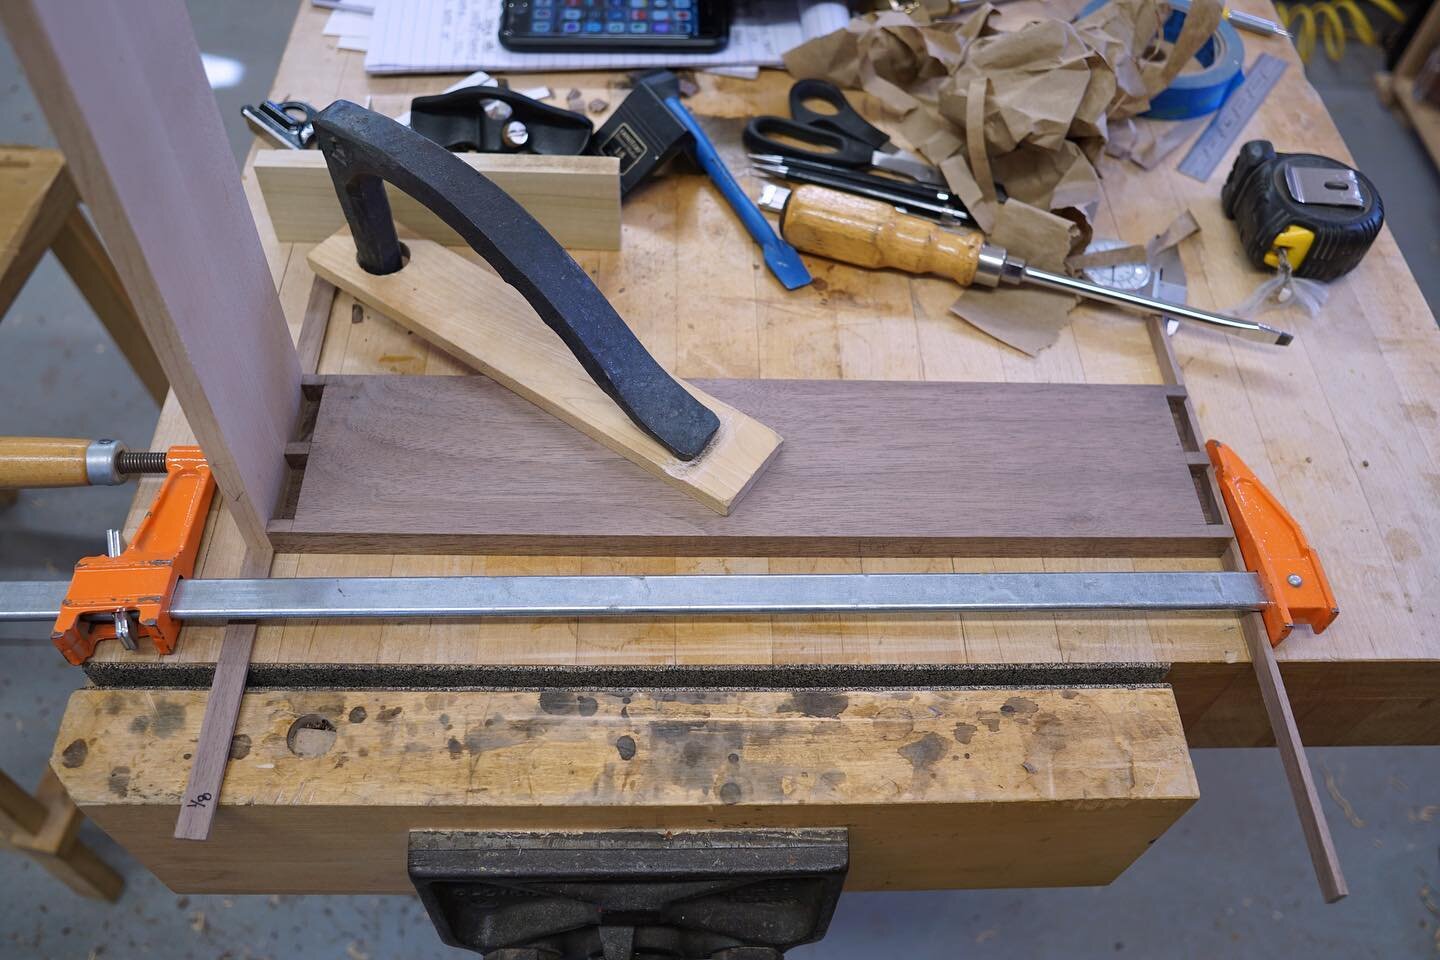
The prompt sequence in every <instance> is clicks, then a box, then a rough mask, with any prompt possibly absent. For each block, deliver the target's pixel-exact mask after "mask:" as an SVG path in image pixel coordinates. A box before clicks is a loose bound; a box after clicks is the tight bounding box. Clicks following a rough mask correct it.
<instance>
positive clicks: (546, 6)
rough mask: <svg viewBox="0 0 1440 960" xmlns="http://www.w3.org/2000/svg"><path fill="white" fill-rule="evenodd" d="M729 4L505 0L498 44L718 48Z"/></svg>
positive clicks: (557, 48)
mask: <svg viewBox="0 0 1440 960" xmlns="http://www.w3.org/2000/svg"><path fill="white" fill-rule="evenodd" d="M729 39H730V0H505V9H504V14H503V16H502V17H501V20H500V43H501V44H503V45H504V46H505V47H506V48H507V49H510V50H527V51H535V52H543V51H553V52H557V53H558V52H574V53H584V52H587V51H595V52H601V51H625V50H648V51H652V52H655V51H664V50H676V51H679V50H683V51H689V52H695V53H708V52H713V51H716V50H722V49H724V47H725V44H726V42H727V41H729Z"/></svg>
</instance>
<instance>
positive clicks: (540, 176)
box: [255, 150, 620, 250]
mask: <svg viewBox="0 0 1440 960" xmlns="http://www.w3.org/2000/svg"><path fill="white" fill-rule="evenodd" d="M458 156H459V157H460V159H461V160H463V161H465V162H466V163H468V164H469V165H470V166H471V167H472V168H473V169H475V170H478V171H479V172H480V173H483V174H484V175H485V176H487V177H489V178H490V179H491V180H493V181H495V184H496V186H498V187H499V188H500V189H501V190H504V191H505V192H506V193H508V194H509V195H510V196H511V197H513V198H514V199H515V200H516V202H518V203H519V204H520V205H521V206H522V207H524V208H525V210H526V211H527V212H528V213H529V214H530V215H531V216H532V217H534V218H535V219H536V220H539V221H540V224H541V226H543V227H544V228H545V229H546V230H548V231H550V233H551V234H552V235H553V236H554V237H555V239H556V240H558V241H559V242H560V244H561V246H564V247H567V248H569V249H572V250H619V249H620V162H619V161H618V160H617V159H615V158H614V157H545V156H533V155H529V154H526V155H519V154H515V155H511V154H496V153H464V154H458ZM255 182H256V183H257V184H258V185H259V187H260V194H261V196H263V197H264V198H265V209H266V211H267V212H268V213H269V214H270V222H271V224H273V225H274V227H275V236H276V239H278V240H279V241H280V242H281V243H319V242H320V241H321V240H324V239H325V238H326V237H328V236H330V234H332V233H334V232H335V231H336V230H337V229H340V228H341V227H343V226H344V225H345V215H344V214H343V213H341V212H340V203H339V201H338V200H336V198H335V184H334V183H333V182H332V181H331V179H330V171H329V170H328V169H326V167H325V158H324V156H322V155H321V153H320V151H318V150H258V151H256V153H255ZM386 193H387V194H388V195H389V197H390V209H391V212H392V213H393V214H394V217H395V222H396V223H397V224H399V225H401V226H402V227H406V228H409V229H410V230H413V231H414V232H415V233H416V234H418V235H419V236H421V237H424V238H425V239H427V240H435V241H438V242H440V243H445V244H450V245H463V243H464V241H462V240H461V239H460V235H459V234H457V233H456V232H455V231H454V230H452V229H450V228H449V227H448V226H446V225H445V224H444V223H443V222H442V221H441V220H440V218H439V217H437V216H435V214H433V213H431V212H430V211H429V210H428V209H427V208H426V207H425V206H424V205H423V204H421V203H419V202H417V201H416V200H414V199H412V198H411V197H409V196H408V195H407V194H406V193H405V192H404V191H403V190H396V189H394V188H387V189H386Z"/></svg>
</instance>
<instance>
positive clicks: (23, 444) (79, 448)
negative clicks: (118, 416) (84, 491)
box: [0, 437, 90, 490]
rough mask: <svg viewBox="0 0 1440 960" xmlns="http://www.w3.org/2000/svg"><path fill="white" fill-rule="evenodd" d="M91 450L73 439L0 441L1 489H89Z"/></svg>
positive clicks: (43, 438) (35, 438)
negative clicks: (87, 457) (87, 460)
mask: <svg viewBox="0 0 1440 960" xmlns="http://www.w3.org/2000/svg"><path fill="white" fill-rule="evenodd" d="M89 447H90V441H89V440H84V439H76V438H74V437H0V489H8V490H20V489H26V488H31V487H84V486H88V485H89V483H90V478H89V475H88V473H87V472H86V469H85V451H86V450H88V449H89Z"/></svg>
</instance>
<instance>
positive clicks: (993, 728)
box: [975, 710, 1000, 733]
mask: <svg viewBox="0 0 1440 960" xmlns="http://www.w3.org/2000/svg"><path fill="white" fill-rule="evenodd" d="M975 719H976V720H978V721H980V722H981V723H983V724H985V728H986V729H987V730H989V731H990V732H991V733H999V732H1000V714H998V713H996V712H995V711H994V710H981V711H980V712H979V713H978V714H976V715H975Z"/></svg>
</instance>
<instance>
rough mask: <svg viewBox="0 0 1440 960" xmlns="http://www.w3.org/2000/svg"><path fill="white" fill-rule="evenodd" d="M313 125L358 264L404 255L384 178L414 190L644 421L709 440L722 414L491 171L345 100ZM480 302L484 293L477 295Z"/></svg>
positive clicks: (375, 266)
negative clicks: (644, 340) (655, 353)
mask: <svg viewBox="0 0 1440 960" xmlns="http://www.w3.org/2000/svg"><path fill="white" fill-rule="evenodd" d="M315 133H316V137H317V139H318V140H319V143H320V150H321V152H323V153H324V154H325V162H326V164H327V165H328V166H329V168H330V176H331V178H332V179H333V180H334V182H335V192H336V194H337V195H338V196H339V199H340V207H341V209H343V210H344V211H345V219H346V221H347V222H348V223H349V224H350V232H351V234H352V235H353V236H354V238H355V248H356V251H357V253H358V259H359V262H360V266H361V267H363V268H364V269H366V270H368V271H369V272H371V273H375V274H389V273H395V272H396V271H398V270H400V269H401V267H402V266H403V265H404V263H403V254H402V248H401V245H400V240H399V238H398V237H397V236H396V234H395V221H394V219H393V218H392V217H391V215H390V202H389V200H388V199H387V198H386V196H385V187H384V184H385V183H390V184H393V185H394V186H395V187H397V188H398V189H400V190H403V191H405V193H407V194H409V195H410V196H411V197H414V198H415V199H416V200H417V201H419V202H420V203H421V204H424V205H425V206H426V207H427V208H429V210H430V211H431V212H432V213H434V214H435V215H436V216H438V217H439V218H440V219H441V220H443V221H444V222H445V223H446V224H447V225H448V226H449V227H450V228H451V229H453V230H454V231H455V232H456V233H458V234H460V236H461V237H462V238H463V239H464V240H465V242H466V243H468V244H469V245H470V247H471V248H472V249H473V250H474V251H475V252H476V253H478V254H480V256H482V257H484V258H485V260H486V262H487V263H489V264H490V266H492V267H494V268H495V272H496V273H498V274H500V277H501V278H502V279H503V280H504V281H505V282H506V283H508V284H510V285H511V286H512V287H514V288H515V289H516V290H518V291H520V294H521V295H522V296H523V297H524V298H525V299H526V300H527V301H528V302H529V304H530V306H531V307H533V308H534V310H535V312H536V313H537V314H539V316H540V319H542V320H544V321H545V324H546V325H547V326H548V327H550V329H551V330H554V331H555V333H556V334H558V335H559V337H560V339H561V340H563V341H564V343H565V345H566V346H567V347H569V348H570V352H571V353H573V354H574V355H575V358H576V359H577V360H579V361H580V364H581V366H583V367H584V368H585V372H586V373H588V374H589V375H590V377H591V379H593V380H594V381H595V383H596V384H598V385H599V387H600V388H601V389H602V390H604V391H605V392H606V393H607V394H609V395H610V397H611V398H613V399H614V401H615V402H616V403H617V404H619V406H620V409H622V410H624V411H625V414H626V415H627V416H628V417H629V418H630V419H631V420H633V421H634V422H635V424H636V426H638V427H640V429H642V430H644V431H645V432H646V433H647V434H649V435H650V436H651V437H654V438H655V440H656V441H658V442H659V443H660V444H661V445H663V446H664V447H665V449H667V450H669V451H670V452H671V453H672V454H674V455H675V456H676V457H679V458H680V459H681V460H693V459H695V458H696V457H697V456H699V455H700V453H701V452H702V451H703V450H704V449H705V446H706V445H707V444H708V443H709V442H710V439H711V437H713V436H714V435H715V431H716V430H718V429H719V427H720V421H719V419H718V418H717V417H716V416H715V414H714V412H712V411H711V410H710V409H709V408H708V407H706V406H705V405H704V404H702V403H701V402H700V401H698V400H696V399H695V398H694V397H693V396H692V395H691V394H690V392H689V391H688V390H686V389H685V388H684V387H682V386H681V385H680V384H679V383H677V382H676V381H675V379H674V378H673V377H671V376H670V374H668V373H667V372H665V370H664V368H662V367H661V366H660V364H658V363H656V362H655V358H654V357H652V356H651V355H650V353H649V352H648V351H647V350H646V349H645V347H644V345H643V344H641V343H640V340H639V339H638V338H637V337H636V336H635V334H634V333H633V332H632V331H631V330H630V328H629V327H628V326H626V325H625V321H624V320H622V319H621V318H620V315H619V314H617V313H616V312H615V308H614V307H612V306H611V305H610V302H609V301H608V300H606V299H605V296H604V294H602V293H601V292H600V290H599V289H598V288H597V287H596V286H595V284H594V283H593V282H592V281H591V279H590V276H589V274H587V273H586V272H585V271H584V269H582V268H581V266H580V265H579V264H578V263H576V262H575V260H574V259H573V258H572V257H571V256H570V254H568V253H566V252H565V249H564V248H563V247H562V246H560V244H559V243H557V242H556V241H555V238H554V237H552V236H551V235H550V234H549V233H548V232H547V231H546V230H545V228H544V227H542V226H541V225H540V224H539V223H538V222H536V220H535V218H534V217H532V216H530V214H529V213H527V212H526V211H525V209H524V208H523V207H521V206H520V204H518V203H516V202H515V201H514V200H512V199H511V198H510V197H509V195H507V194H506V193H505V192H504V191H503V190H501V189H500V188H499V187H497V186H496V185H495V184H494V183H493V182H492V181H491V180H490V179H489V178H487V177H485V176H484V175H483V174H481V173H479V172H477V171H476V170H474V169H473V168H471V167H470V166H469V165H468V164H466V163H465V161H463V160H461V159H460V158H459V157H457V156H455V155H454V154H452V153H451V152H450V151H448V150H446V149H445V148H444V147H441V146H440V145H438V144H436V143H432V142H431V141H429V140H427V139H426V138H424V137H422V136H421V135H420V134H418V133H416V132H415V131H413V130H411V129H410V128H409V127H406V126H403V125H401V124H399V123H396V122H395V121H394V120H391V119H389V118H388V117H384V116H381V115H380V114H378V113H374V112H373V111H370V110H366V109H365V108H364V107H361V106H360V105H359V104H356V103H351V102H350V101H348V100H337V101H335V102H334V103H332V104H331V105H330V106H328V107H326V108H325V109H324V110H323V111H321V113H320V115H319V116H318V117H316V118H315ZM477 307H481V308H483V305H477Z"/></svg>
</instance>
